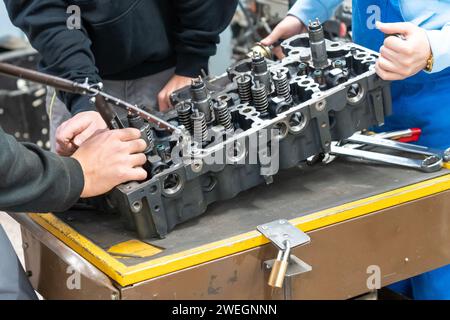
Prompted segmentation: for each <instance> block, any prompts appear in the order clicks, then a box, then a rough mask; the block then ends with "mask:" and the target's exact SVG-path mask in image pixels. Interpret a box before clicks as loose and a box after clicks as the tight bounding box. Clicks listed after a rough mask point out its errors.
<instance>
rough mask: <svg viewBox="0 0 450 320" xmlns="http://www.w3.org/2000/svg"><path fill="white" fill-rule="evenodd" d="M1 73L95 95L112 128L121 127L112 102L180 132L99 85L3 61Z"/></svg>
mask: <svg viewBox="0 0 450 320" xmlns="http://www.w3.org/2000/svg"><path fill="white" fill-rule="evenodd" d="M0 73H3V74H5V75H8V76H12V77H16V78H21V79H25V80H29V81H32V82H36V83H40V84H42V85H45V86H50V87H53V88H55V89H57V90H61V91H64V92H69V93H74V94H80V95H86V96H91V97H94V98H95V99H96V107H97V110H98V112H99V113H100V115H101V116H102V118H103V119H104V120H105V122H106V123H107V124H109V125H110V128H120V127H121V125H120V123H118V121H119V120H118V117H117V114H116V113H115V111H114V109H113V108H112V107H111V106H110V105H109V104H112V105H115V106H117V107H119V108H122V109H125V110H127V111H128V112H131V113H134V114H137V115H139V116H140V117H141V118H143V119H145V120H147V121H148V122H151V123H153V124H155V125H156V126H158V127H159V128H161V129H164V130H168V131H170V132H180V129H179V128H177V127H176V126H174V125H172V124H170V123H168V122H167V121H165V120H163V119H161V118H159V117H157V116H155V115H152V114H150V113H148V112H146V111H144V110H142V109H140V108H139V107H137V106H135V105H132V104H131V103H128V102H126V101H123V100H121V99H119V98H116V97H113V96H111V95H109V94H107V93H105V92H103V91H101V89H100V88H99V87H98V86H97V85H90V84H89V83H87V82H85V83H78V82H74V81H70V80H67V79H63V78H60V77H55V76H52V75H48V74H45V73H42V72H38V71H35V70H30V69H25V68H22V67H18V66H15V65H12V64H9V63H3V62H0Z"/></svg>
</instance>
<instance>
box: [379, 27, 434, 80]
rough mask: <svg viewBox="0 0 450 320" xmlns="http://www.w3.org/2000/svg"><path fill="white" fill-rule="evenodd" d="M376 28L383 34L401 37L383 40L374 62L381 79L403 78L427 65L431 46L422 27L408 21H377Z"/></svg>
mask: <svg viewBox="0 0 450 320" xmlns="http://www.w3.org/2000/svg"><path fill="white" fill-rule="evenodd" d="M377 28H378V29H379V30H380V31H382V32H383V33H385V34H400V35H401V37H402V39H400V38H399V37H394V36H391V37H388V38H386V39H385V40H384V45H383V46H382V47H381V49H380V54H381V56H380V58H379V59H378V61H377V64H376V71H377V74H378V75H379V76H380V77H381V78H382V79H384V80H390V81H392V80H403V79H406V78H408V77H411V76H413V75H415V74H417V73H418V72H420V71H422V70H423V69H424V68H425V67H426V66H427V61H428V59H429V57H430V56H431V47H430V42H429V40H428V36H427V33H426V31H425V30H424V29H422V28H419V27H417V26H416V25H414V24H412V23H409V22H405V23H403V22H402V23H381V22H377Z"/></svg>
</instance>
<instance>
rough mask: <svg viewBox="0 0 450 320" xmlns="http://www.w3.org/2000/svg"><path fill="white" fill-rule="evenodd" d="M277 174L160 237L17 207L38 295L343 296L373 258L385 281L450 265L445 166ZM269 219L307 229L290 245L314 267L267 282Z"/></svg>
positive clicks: (108, 221) (352, 163)
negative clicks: (304, 238)
mask: <svg viewBox="0 0 450 320" xmlns="http://www.w3.org/2000/svg"><path fill="white" fill-rule="evenodd" d="M274 180H275V181H274V183H273V184H271V185H261V186H258V187H256V188H254V189H252V190H249V191H246V192H243V193H241V194H240V195H239V196H237V197H236V198H234V199H232V200H230V201H226V202H220V203H216V204H213V205H211V206H210V207H209V208H208V210H207V212H206V213H205V214H204V215H203V216H201V217H200V218H198V219H195V220H193V221H190V222H188V223H185V224H182V225H180V226H179V227H178V228H176V229H175V230H174V231H173V232H172V233H170V234H169V235H168V236H167V237H166V238H165V239H148V240H147V241H140V240H138V239H136V235H135V234H134V233H133V232H131V231H127V230H125V229H124V227H123V224H122V222H121V221H120V218H119V217H118V216H115V215H112V214H106V213H101V212H94V211H86V210H73V211H69V212H66V213H60V214H19V215H14V217H15V219H16V220H17V221H18V222H19V223H20V224H21V225H22V236H23V244H24V249H25V260H26V269H27V271H28V272H29V275H30V279H31V281H32V283H33V286H34V287H35V288H36V290H37V291H38V292H40V293H41V294H42V295H43V296H44V298H47V299H317V298H318V299H345V298H351V297H355V296H358V295H360V294H363V293H366V292H368V291H370V289H369V288H368V287H367V279H368V278H369V276H370V275H371V273H370V271H369V273H368V270H371V269H370V267H371V266H377V267H379V270H380V271H381V284H382V286H385V285H388V284H391V283H394V282H397V281H399V280H402V279H406V278H409V277H411V276H414V275H417V274H420V273H423V272H425V271H429V270H432V269H435V268H438V267H440V266H443V265H446V264H450V171H448V170H447V169H443V170H442V171H440V172H437V173H422V172H418V171H414V170H409V169H403V168H395V167H390V166H385V165H377V164H367V163H364V162H361V161H357V160H337V161H335V162H333V163H331V164H329V165H316V166H314V167H307V168H295V169H292V170H288V171H283V172H280V173H279V174H278V175H277V176H275V179H274ZM277 219H288V220H289V221H290V222H291V223H292V224H293V225H295V226H297V227H298V228H300V229H301V230H303V231H304V232H306V233H307V234H308V235H309V236H310V237H311V242H310V243H309V244H307V245H304V246H301V247H298V248H296V249H294V250H293V252H292V253H293V254H295V255H296V256H297V257H298V258H300V259H301V260H303V261H304V262H306V263H307V264H309V265H310V266H311V267H312V270H311V271H309V272H306V273H303V274H300V275H298V276H296V277H292V278H290V279H289V281H287V282H286V283H285V286H284V288H283V289H276V290H275V289H273V288H271V287H269V286H268V285H267V279H268V276H269V271H268V270H266V269H265V268H264V261H266V260H270V259H274V258H275V257H276V255H277V250H276V249H275V247H274V246H273V245H272V244H270V243H269V241H268V239H266V238H264V237H263V236H262V235H261V234H260V233H259V232H257V231H256V227H257V226H258V225H261V224H264V223H268V222H271V221H274V220H277ZM77 277H78V278H77ZM71 284H72V285H71Z"/></svg>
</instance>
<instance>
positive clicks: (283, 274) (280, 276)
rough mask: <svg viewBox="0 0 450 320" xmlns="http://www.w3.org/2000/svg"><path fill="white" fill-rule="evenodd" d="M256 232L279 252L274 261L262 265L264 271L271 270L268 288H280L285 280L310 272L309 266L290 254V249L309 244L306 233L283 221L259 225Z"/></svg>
mask: <svg viewBox="0 0 450 320" xmlns="http://www.w3.org/2000/svg"><path fill="white" fill-rule="evenodd" d="M257 230H258V231H259V232H260V233H262V234H263V235H264V236H265V237H266V238H267V239H269V240H270V241H271V242H272V244H273V245H275V247H277V248H278V250H279V252H278V256H277V258H276V259H272V260H268V261H264V263H263V265H264V269H265V270H271V273H270V276H269V281H268V284H269V286H271V287H274V288H282V287H283V284H284V281H285V279H287V278H288V279H291V278H292V277H294V276H297V275H299V274H302V273H305V272H308V271H311V270H312V267H311V266H310V265H308V264H307V263H306V262H304V261H302V260H300V259H299V258H298V257H296V256H295V255H293V254H292V253H291V252H292V249H294V248H296V247H298V246H301V245H304V244H307V243H309V242H311V238H310V237H309V236H308V235H307V234H306V233H304V232H303V231H301V230H300V229H298V228H296V227H295V226H293V225H292V224H291V223H289V221H287V220H284V219H281V220H276V221H273V222H270V223H266V224H263V225H260V226H258V227H257Z"/></svg>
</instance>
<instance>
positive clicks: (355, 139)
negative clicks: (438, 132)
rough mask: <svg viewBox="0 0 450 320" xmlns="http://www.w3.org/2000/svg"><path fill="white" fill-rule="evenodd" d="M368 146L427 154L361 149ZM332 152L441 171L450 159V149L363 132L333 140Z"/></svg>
mask: <svg viewBox="0 0 450 320" xmlns="http://www.w3.org/2000/svg"><path fill="white" fill-rule="evenodd" d="M367 146H371V147H380V148H383V149H389V150H394V151H400V152H406V153H410V154H415V155H421V156H425V158H424V159H414V158H407V157H403V156H396V155H390V154H386V153H381V152H375V151H367V150H360V149H361V148H363V147H367ZM330 154H331V155H335V156H347V157H355V158H358V159H363V160H369V161H375V162H379V163H384V164H392V165H398V166H402V167H407V168H412V169H416V170H420V171H423V172H436V171H439V170H441V169H442V166H443V162H444V161H449V159H450V150H446V151H438V150H433V149H431V148H427V147H423V146H417V145H411V144H407V143H402V142H397V141H393V140H389V139H384V138H380V137H377V136H367V135H362V134H355V135H353V136H351V137H350V138H348V139H346V140H344V141H343V142H333V143H332V145H331V152H330Z"/></svg>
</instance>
